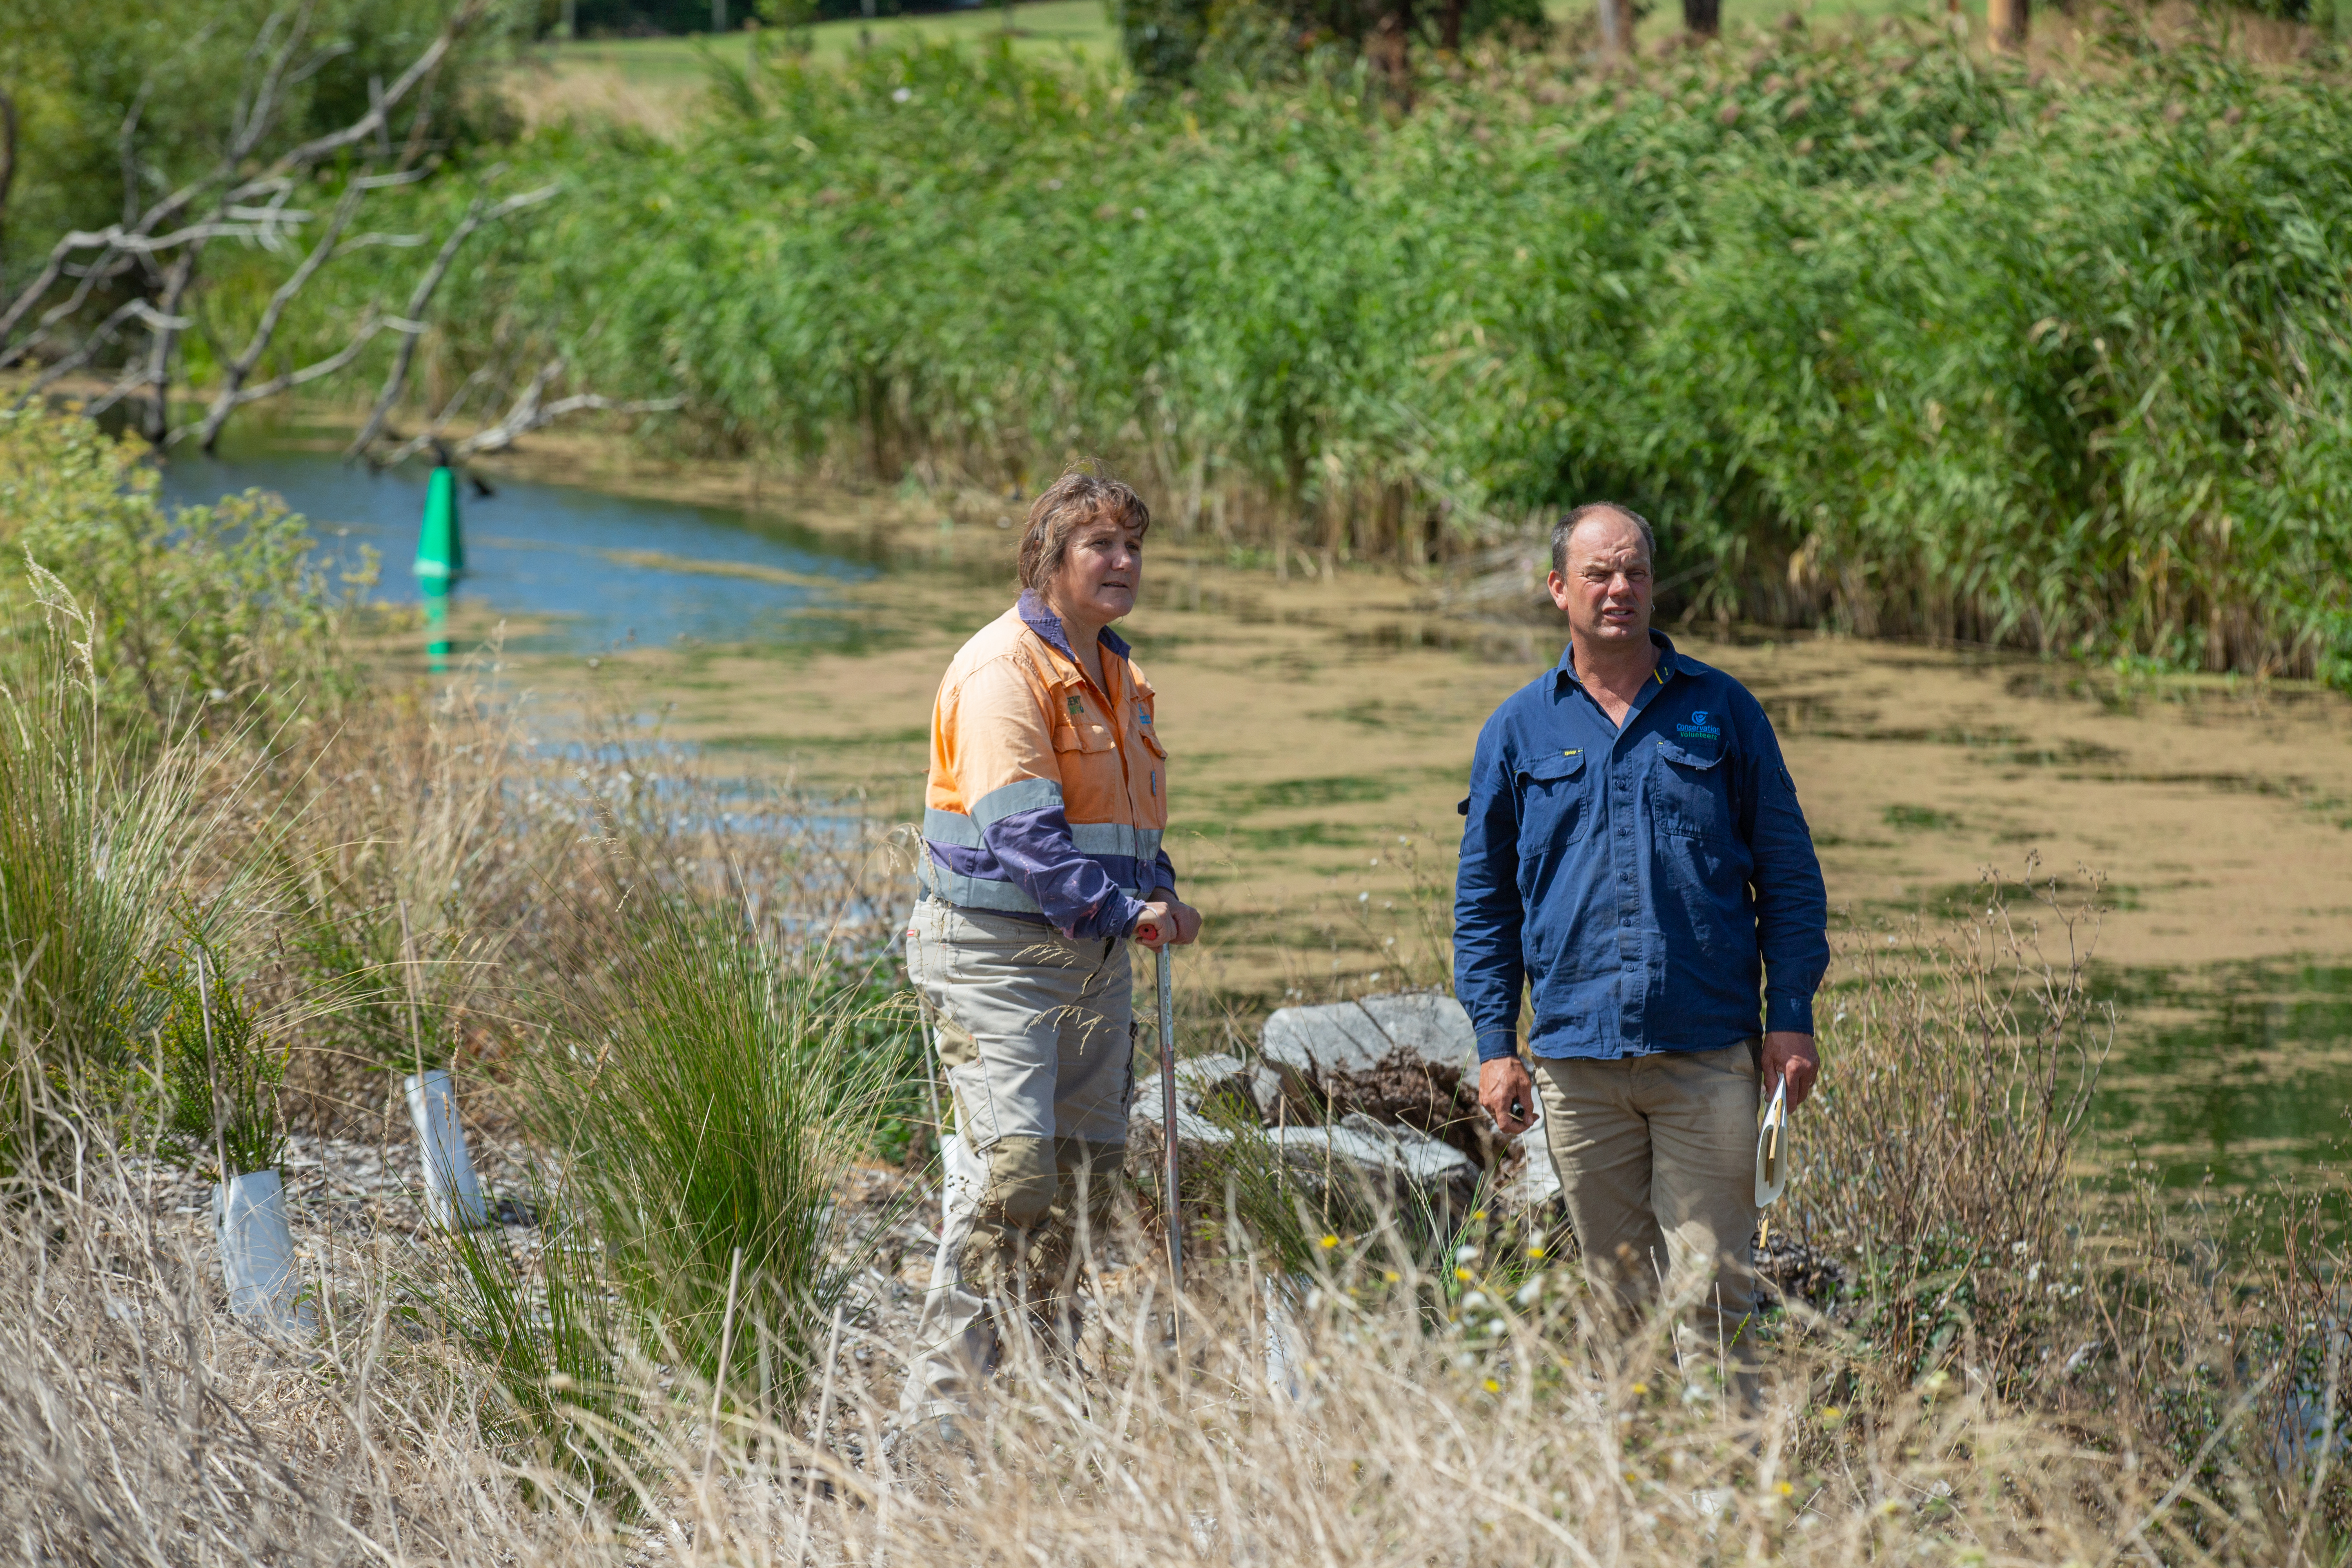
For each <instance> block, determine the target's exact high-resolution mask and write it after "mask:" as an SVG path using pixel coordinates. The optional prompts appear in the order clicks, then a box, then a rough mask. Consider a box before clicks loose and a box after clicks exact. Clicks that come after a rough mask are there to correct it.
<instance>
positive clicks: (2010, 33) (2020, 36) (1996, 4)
mask: <svg viewBox="0 0 2352 1568" xmlns="http://www.w3.org/2000/svg"><path fill="white" fill-rule="evenodd" d="M2032 23H2033V0H1985V36H1986V39H1987V41H1988V42H1990V44H1991V45H1992V47H1993V48H1994V49H1996V50H1998V51H2000V52H2002V53H2007V52H2008V51H2009V50H2011V49H2022V48H2023V47H2025V36H2026V34H2027V33H2028V32H2029V31H2030V30H2031V29H2032Z"/></svg>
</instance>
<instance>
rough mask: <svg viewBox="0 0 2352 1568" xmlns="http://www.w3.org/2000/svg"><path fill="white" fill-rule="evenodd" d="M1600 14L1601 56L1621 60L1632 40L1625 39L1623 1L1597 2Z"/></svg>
mask: <svg viewBox="0 0 2352 1568" xmlns="http://www.w3.org/2000/svg"><path fill="white" fill-rule="evenodd" d="M1598 4H1599V8H1600V12H1601V58H1603V59H1612V60H1614V59H1622V58H1624V57H1625V51H1626V48H1627V47H1628V46H1629V45H1630V44H1631V43H1632V42H1633V40H1632V39H1631V38H1629V37H1626V26H1625V23H1626V15H1625V13H1626V6H1625V0H1598Z"/></svg>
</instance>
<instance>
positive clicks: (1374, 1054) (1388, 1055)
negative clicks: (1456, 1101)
mask: <svg viewBox="0 0 2352 1568" xmlns="http://www.w3.org/2000/svg"><path fill="white" fill-rule="evenodd" d="M1261 1051H1262V1054H1263V1055H1264V1056H1265V1059H1266V1060H1267V1061H1268V1062H1270V1063H1272V1064H1273V1065H1274V1066H1275V1067H1276V1068H1289V1069H1291V1070H1292V1071H1294V1072H1297V1073H1299V1074H1302V1075H1304V1076H1305V1077H1307V1078H1309V1079H1320V1078H1323V1077H1325V1076H1327V1075H1332V1074H1353V1073H1364V1072H1371V1071H1374V1070H1376V1069H1378V1068H1381V1067H1382V1066H1384V1065H1387V1064H1389V1063H1391V1062H1393V1061H1395V1060H1396V1059H1397V1058H1399V1057H1400V1056H1402V1057H1404V1058H1410V1059H1412V1060H1413V1061H1416V1062H1419V1063H1422V1064H1424V1065H1426V1066H1429V1067H1436V1068H1448V1069H1451V1070H1452V1071H1453V1072H1454V1073H1456V1074H1459V1073H1461V1072H1463V1071H1465V1070H1466V1069H1467V1068H1470V1067H1471V1066H1472V1065H1473V1064H1474V1063H1475V1060H1476V1059H1477V1056H1478V1038H1477V1036H1476V1035H1475V1034H1474V1033H1472V1032H1471V1028H1470V1015H1469V1014H1467V1013H1465V1012H1464V1011H1463V1010H1462V1004H1461V1003H1459V1002H1456V1001H1455V1000H1454V998H1453V997H1451V996H1447V995H1444V994H1441V993H1438V992H1434V991H1416V992H1407V993H1401V994H1396V995H1392V996H1365V997H1360V998H1359V999H1358V1000H1356V1001H1353V1002H1334V1003H1331V1004H1329V1005H1326V1006H1321V1007H1284V1008H1281V1009H1279V1010H1278V1011H1276V1013H1275V1015H1274V1016H1272V1017H1270V1018H1268V1019H1267V1020H1266V1021H1265V1041H1264V1044H1263V1046H1262V1047H1261Z"/></svg>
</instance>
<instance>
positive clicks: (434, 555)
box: [411, 463, 466, 596]
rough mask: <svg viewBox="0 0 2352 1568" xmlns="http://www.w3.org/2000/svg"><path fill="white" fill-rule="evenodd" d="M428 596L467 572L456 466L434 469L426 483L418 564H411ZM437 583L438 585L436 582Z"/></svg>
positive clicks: (419, 534) (442, 591)
mask: <svg viewBox="0 0 2352 1568" xmlns="http://www.w3.org/2000/svg"><path fill="white" fill-rule="evenodd" d="M411 570H412V571H414V572H415V574H416V580H417V582H418V583H420V584H423V586H424V588H425V594H426V595H428V596H429V595H432V594H434V593H436V592H438V593H444V594H446V593H447V592H448V591H449V584H452V583H454V582H456V581H457V579H458V578H459V577H462V576H464V575H465V574H466V535H465V531H464V530H463V529H462V528H461V527H459V525H458V522H457V469H455V468H450V467H449V466H448V465H447V464H446V463H445V464H443V465H442V466H441V467H439V468H436V469H434V470H433V478H432V480H431V482H429V483H428V484H427V485H426V486H425V521H423V522H422V523H421V524H419V525H418V527H417V530H416V564H415V566H414V567H413V568H411ZM436 584H437V586H436Z"/></svg>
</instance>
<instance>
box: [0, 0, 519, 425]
mask: <svg viewBox="0 0 2352 1568" xmlns="http://www.w3.org/2000/svg"><path fill="white" fill-rule="evenodd" d="M489 3H490V0H466V3H465V4H463V5H460V6H458V8H457V10H455V11H454V12H452V13H451V14H450V16H449V18H448V20H447V21H446V23H444V24H443V26H442V28H441V30H440V32H439V33H438V34H436V36H435V37H434V39H433V41H432V42H431V43H430V44H428V45H426V46H425V48H424V49H423V50H421V51H420V52H419V53H418V55H417V56H416V58H415V59H414V60H412V61H410V62H409V65H408V68H406V69H405V70H404V71H402V72H401V74H400V75H399V76H398V77H396V78H394V80H393V82H392V83H391V85H390V86H388V87H386V88H385V89H383V92H382V93H381V94H379V95H374V100H373V102H372V103H370V105H369V107H368V110H367V111H366V112H365V113H364V114H362V115H361V116H360V117H359V118H358V119H356V120H354V121H352V122H351V123H350V124H348V125H345V126H343V127H342V128H341V129H340V130H336V131H331V132H325V133H323V134H320V135H319V136H315V137H312V138H311V139H310V141H307V142H300V143H299V144H297V145H296V146H294V147H292V148H289V150H287V151H286V152H284V153H280V154H279V155H278V157H277V158H275V159H274V160H272V161H271V162H270V163H268V165H267V166H266V167H264V168H263V169H262V170H260V171H259V172H258V173H256V174H249V175H247V174H241V171H242V170H243V169H244V168H245V167H246V165H247V163H248V162H249V161H250V159H251V158H252V157H253V156H254V155H255V153H256V150H257V148H258V147H259V146H260V144H261V141H262V139H263V138H264V137H265V136H266V135H267V134H268V130H269V128H270V126H271V125H272V124H273V123H274V122H275V120H276V116H277V114H278V109H279V107H280V105H279V101H278V93H279V91H280V90H281V89H282V87H283V86H284V85H285V79H286V74H287V71H288V69H289V62H290V61H291V60H292V58H293V51H294V50H295V48H297V47H299V36H300V35H301V33H302V32H303V31H305V30H306V29H307V26H308V16H309V5H308V0H305V4H304V5H303V6H302V7H301V9H300V10H299V12H294V13H289V11H287V10H285V9H282V8H281V9H280V10H278V11H276V12H273V13H271V16H270V19H269V20H268V22H266V23H265V24H264V26H263V29H262V32H261V34H260V35H259V36H258V37H257V38H256V41H255V45H254V49H253V51H252V52H251V53H250V54H249V56H248V58H263V59H264V61H265V63H264V64H263V66H262V67H261V83H260V85H259V86H258V87H257V89H255V90H254V92H253V93H251V94H249V95H245V97H244V99H243V103H242V107H241V108H240V110H239V111H238V120H237V123H236V130H235V132H234V133H233V135H232V137H231V140H230V142H229V144H228V145H227V146H226V148H225V149H224V156H223V157H222V159H221V161H220V162H219V163H218V164H217V165H216V166H215V168H214V169H212V170H211V171H210V172H208V173H206V174H201V175H198V176H196V177H195V178H194V179H192V180H190V181H188V182H187V183H186V184H184V185H182V186H181V187H180V188H179V189H177V190H175V191H173V192H172V193H171V194H170V195H165V196H163V197H162V198H160V199H159V200H157V201H155V202H153V203H152V204H150V205H147V206H146V207H144V208H143V209H139V208H138V203H137V199H136V171H135V167H133V164H132V161H131V159H130V158H129V156H128V153H127V152H126V163H125V167H126V170H127V171H128V173H127V174H126V185H125V190H126V212H125V216H124V221H123V222H122V223H121V224H119V225H115V226H110V227H109V228H106V229H101V230H99V231H96V232H95V233H90V232H82V231H77V232H75V233H72V234H68V235H67V236H66V237H64V238H62V239H60V240H59V241H58V244H57V245H56V246H55V247H52V248H51V250H50V253H49V256H48V258H47V261H46V263H45V264H44V265H43V267H42V268H41V269H40V271H39V272H38V273H37V275H36V276H35V277H34V279H32V281H31V282H30V283H28V284H26V286H25V287H24V288H22V289H18V290H17V291H16V295H15V296H14V297H13V298H12V299H10V300H7V302H6V303H5V305H0V347H5V345H7V344H8V343H9V342H10V339H11V336H12V334H13V333H14V332H15V331H16V328H17V326H18V325H19V323H21V322H22V321H24V320H25V319H26V316H27V315H29V314H31V313H32V312H33V311H34V310H37V309H39V307H40V306H41V303H42V301H43V300H46V299H47V297H48V294H49V290H50V289H53V288H55V287H56V285H57V282H58V279H59V278H61V277H63V276H64V275H65V272H66V268H67V266H68V262H69V261H70V259H71V258H73V257H74V256H75V255H76V254H78V253H79V252H83V251H88V250H93V249H95V250H98V251H99V252H100V255H99V257H98V258H97V260H96V261H95V262H93V263H92V264H91V265H92V266H93V267H94V268H98V269H99V270H100V271H105V270H106V269H107V268H110V266H111V265H112V263H113V262H114V260H115V259H116V258H117V257H119V256H121V255H126V254H128V255H135V256H140V257H142V258H154V257H157V256H159V255H160V254H161V253H163V252H164V251H168V250H180V251H181V252H182V255H183V258H186V257H187V253H188V252H189V251H192V250H201V249H202V248H203V247H205V245H206V244H208V243H209V242H210V241H212V240H214V239H216V238H226V237H256V236H255V231H254V230H253V229H252V228H251V227H250V226H244V227H238V226H233V225H231V224H229V223H227V222H226V218H227V215H228V213H229V211H230V210H231V209H232V208H236V207H240V206H244V205H247V204H249V203H251V202H253V201H255V200H256V199H257V198H261V197H265V196H268V195H275V194H277V193H279V192H281V191H285V190H288V189H290V187H291V184H292V176H295V175H298V174H301V173H303V172H304V171H306V170H308V169H310V168H311V167H313V166H314V165H316V164H317V163H320V161H321V160H323V159H325V158H327V157H329V156H331V154H333V153H337V152H340V151H341V150H342V149H343V148H345V147H349V146H352V145H355V144H357V143H359V142H365V141H367V140H369V139H370V138H372V137H375V136H377V134H378V132H380V131H383V130H385V129H387V128H388V126H389V124H390V116H391V114H392V112H393V110H394V109H395V108H396V107H397V106H398V105H399V104H400V103H401V102H402V101H403V100H405V99H406V98H407V96H408V95H409V94H410V93H411V92H412V91H414V90H415V88H416V86H417V84H418V83H420V82H422V81H424V80H425V79H426V78H427V77H429V76H430V75H431V74H432V73H433V72H434V71H435V70H436V69H437V68H439V67H440V65H441V63H442V61H443V60H444V59H445V58H446V57H447V56H448V53H449V51H450V49H451V48H453V47H456V44H457V40H458V39H459V38H460V37H463V36H464V35H465V34H466V33H467V31H469V30H470V29H471V28H472V27H473V26H474V25H475V24H476V23H477V22H478V21H479V20H480V19H481V18H482V16H484V15H485V13H486V12H487V11H488V7H489ZM289 16H292V17H294V19H295V20H296V21H298V22H299V26H289V25H288V22H287V20H286V19H287V18H288V17H289ZM280 27H286V29H287V30H286V32H285V35H284V37H282V38H281V37H279V34H278V29H279V28H280ZM133 113H134V117H133V118H129V119H126V130H125V133H124V134H125V144H126V148H127V145H128V138H129V131H130V128H131V127H133V126H135V124H136V120H135V114H136V106H134V111H133ZM208 195H210V196H211V205H210V207H209V209H208V210H207V211H206V215H205V217H203V218H199V219H197V220H195V221H194V222H192V223H185V224H183V223H182V218H183V215H184V214H186V213H188V212H190V211H191V210H192V209H194V208H196V207H197V206H198V205H199V204H200V203H203V202H205V200H206V199H207V196H208ZM134 212H135V216H134ZM268 221H269V222H272V223H277V222H285V221H291V220H290V218H289V217H283V216H273V217H271V218H270V219H269V220H268ZM159 235H160V237H159ZM177 270H178V268H174V271H177ZM193 270H194V269H193V267H191V268H188V274H189V276H190V277H191V278H192V277H193ZM163 287H164V289H165V291H166V293H167V295H169V296H170V298H169V299H168V300H166V302H165V306H164V314H165V315H166V316H170V315H172V314H173V311H174V310H175V309H176V305H177V298H178V296H179V295H180V294H183V293H184V291H185V288H186V280H183V281H182V282H181V283H180V284H179V285H178V286H177V288H176V289H175V288H174V287H173V282H172V275H171V274H166V276H165V279H164V281H163ZM10 357H12V358H13V357H21V353H20V354H17V355H15V356H10ZM166 358H167V360H168V350H167V353H166ZM149 384H151V385H152V384H154V382H153V377H152V374H151V375H150V377H149ZM167 384H168V383H167ZM115 395H116V396H118V397H119V396H120V395H121V394H120V393H119V391H118V393H116V394H115Z"/></svg>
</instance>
